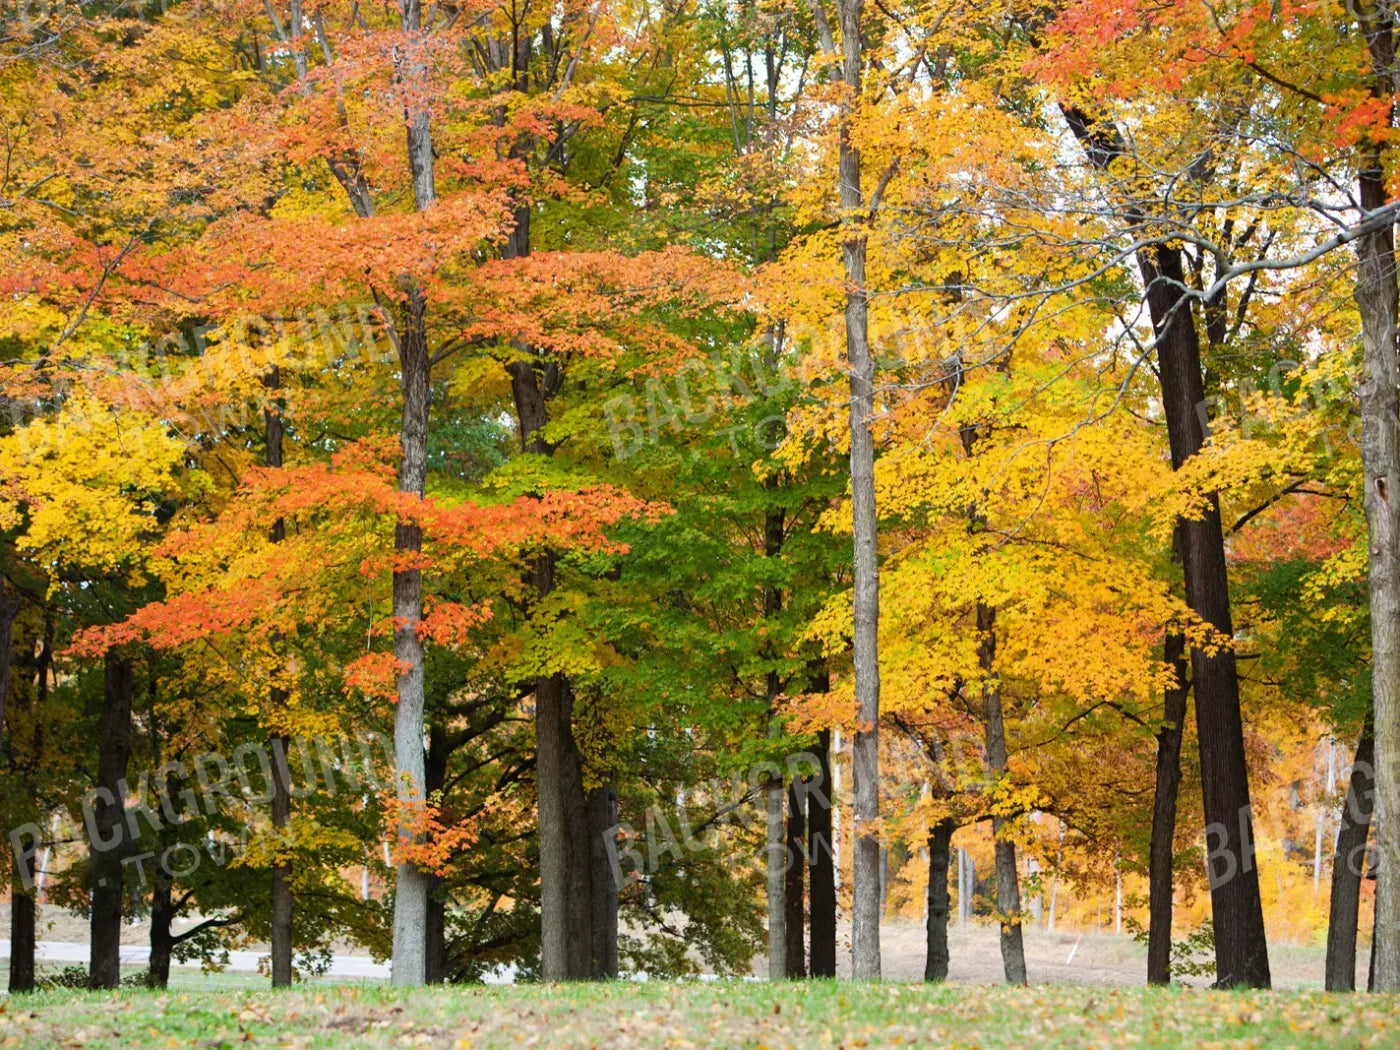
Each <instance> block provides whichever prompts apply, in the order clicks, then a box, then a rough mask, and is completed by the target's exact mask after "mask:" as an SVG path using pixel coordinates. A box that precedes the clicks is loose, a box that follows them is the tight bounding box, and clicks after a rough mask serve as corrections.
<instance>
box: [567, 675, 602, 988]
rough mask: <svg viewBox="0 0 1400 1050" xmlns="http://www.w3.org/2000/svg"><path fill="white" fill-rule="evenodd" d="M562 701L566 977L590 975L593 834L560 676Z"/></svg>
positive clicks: (570, 703) (570, 694)
mask: <svg viewBox="0 0 1400 1050" xmlns="http://www.w3.org/2000/svg"><path fill="white" fill-rule="evenodd" d="M563 686H564V689H563V692H564V704H563V708H562V710H561V712H560V735H561V736H562V737H563V740H564V745H565V747H564V769H563V773H564V775H563V778H562V780H561V782H560V787H561V788H562V790H563V796H564V827H565V829H566V832H567V835H568V870H569V885H568V905H567V907H568V911H567V914H566V920H567V922H568V930H569V933H568V936H569V978H570V979H571V980H576V981H587V980H591V979H592V977H593V906H594V899H593V837H592V835H591V834H590V833H589V832H590V829H591V827H592V824H591V820H590V815H589V809H588V795H587V793H586V792H585V791H584V787H583V754H582V752H580V751H579V748H578V742H577V741H576V740H575V739H574V730H573V725H574V690H573V687H572V686H571V685H570V684H569V682H568V680H567V679H563Z"/></svg>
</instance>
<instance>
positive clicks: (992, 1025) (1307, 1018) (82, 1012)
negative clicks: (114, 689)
mask: <svg viewBox="0 0 1400 1050" xmlns="http://www.w3.org/2000/svg"><path fill="white" fill-rule="evenodd" d="M0 1011H3V1012H0V1047H12V1046H14V1047H34V1048H39V1047H43V1048H46V1050H47V1048H51V1047H75V1046H87V1047H119V1046H120V1047H167V1046H168V1047H177V1048H186V1047H187V1048H190V1050H195V1048H201V1050H202V1048H210V1050H213V1048H220V1047H238V1046H242V1045H244V1044H248V1045H253V1046H287V1047H306V1048H309V1047H332V1048H335V1050H348V1048H350V1047H403V1046H428V1047H443V1048H486V1047H522V1046H527V1047H528V1046H538V1047H548V1048H555V1047H561V1048H562V1047H585V1048H586V1047H599V1048H627V1047H657V1048H660V1047H754V1048H757V1047H768V1048H770V1050H777V1048H779V1047H795V1048H800V1050H810V1048H816V1047H833V1048H834V1047H862V1046H871V1047H874V1046H910V1045H914V1046H937V1047H986V1048H991V1047H1006V1048H1013V1047H1014V1048H1017V1050H1022V1048H1027V1047H1074V1048H1082V1047H1091V1046H1100V1047H1108V1046H1135V1047H1181V1046H1191V1047H1194V1046H1230V1047H1250V1046H1253V1047H1269V1048H1271V1050H1272V1048H1274V1047H1318V1046H1345V1047H1366V1046H1374V1047H1395V1046H1400V998H1395V997H1377V996H1366V995H1360V996H1347V997H1344V996H1333V995H1324V994H1322V993H1315V992H1272V993H1217V992H1207V991H1201V990H1192V989H1180V988H1174V989H1170V990H1161V989H1107V988H1083V987H1078V988H1076V987H1067V986H1041V987H1036V988H1031V989H1009V988H998V987H968V986H943V987H939V988H925V987H923V986H920V985H917V984H884V985H871V984H866V985H857V984H851V983H846V982H841V983H833V982H811V983H795V984H788V985H783V986H781V987H778V988H772V987H769V986H767V985H764V984H757V983H729V982H724V983H715V984H694V983H688V984H684V985H676V984H663V983H660V982H656V983H651V984H644V985H631V984H620V985H618V984H614V985H581V986H566V987H558V988H542V987H540V986H515V987H507V988H489V989H488V988H475V987H474V988H454V989H434V990H422V991H416V992H412V993H402V992H396V991H395V990H394V989H392V988H388V987H385V986H382V985H381V986H371V985H364V986H338V987H330V988H311V989H306V990H297V991H292V992H288V993H278V994H273V993H271V992H267V991H261V992H247V991H212V992H210V991H197V992H180V991H172V992H168V993H154V992H122V993H118V994H87V993H82V992H61V993H45V994H41V995H36V996H32V997H25V998H22V999H0Z"/></svg>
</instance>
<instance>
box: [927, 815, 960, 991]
mask: <svg viewBox="0 0 1400 1050" xmlns="http://www.w3.org/2000/svg"><path fill="white" fill-rule="evenodd" d="M955 830H956V829H955V827H954V825H953V822H952V821H951V820H940V821H939V822H938V823H937V824H935V825H934V826H933V827H931V828H929V832H928V920H927V935H928V937H927V940H928V950H927V953H926V954H925V956H924V980H925V981H934V982H938V981H946V980H947V979H948V861H949V854H950V852H951V847H952V843H953V832H954V831H955Z"/></svg>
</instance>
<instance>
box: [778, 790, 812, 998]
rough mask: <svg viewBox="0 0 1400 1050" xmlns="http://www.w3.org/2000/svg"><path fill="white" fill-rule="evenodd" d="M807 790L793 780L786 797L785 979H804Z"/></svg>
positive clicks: (805, 969)
mask: <svg viewBox="0 0 1400 1050" xmlns="http://www.w3.org/2000/svg"><path fill="white" fill-rule="evenodd" d="M805 796H806V788H805V787H804V786H803V783H802V781H801V779H799V778H797V777H794V778H793V781H792V786H791V787H790V788H789V789H788V796H787V839H786V841H785V843H784V849H783V856H784V858H785V860H786V864H787V882H786V884H785V885H784V886H783V905H784V915H783V932H784V933H785V934H786V935H787V951H786V956H787V976H788V977H791V978H802V977H806V976H807V950H806V946H805V945H804V944H803V937H802V932H803V927H804V925H805V924H804V923H803V921H802V919H803V910H804V909H803V903H804V902H803V897H804V895H805V892H806V881H807V880H806V878H805V875H806V872H807V861H806V857H805V853H806V849H807V815H806V814H805V813H804V812H803V806H804V798H805Z"/></svg>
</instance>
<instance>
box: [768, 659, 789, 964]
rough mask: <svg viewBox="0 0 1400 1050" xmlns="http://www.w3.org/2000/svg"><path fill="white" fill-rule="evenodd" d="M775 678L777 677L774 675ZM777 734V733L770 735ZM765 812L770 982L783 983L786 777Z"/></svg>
mask: <svg viewBox="0 0 1400 1050" xmlns="http://www.w3.org/2000/svg"><path fill="white" fill-rule="evenodd" d="M768 677H769V678H770V680H771V679H773V678H775V677H776V675H772V674H770V675H769V676H768ZM770 735H773V734H770ZM763 802H764V811H765V814H766V817H767V821H766V824H767V848H766V850H765V851H764V858H765V861H766V865H767V876H768V877H767V884H766V887H765V888H766V891H767V899H768V979H769V980H770V981H781V980H784V979H786V977H787V931H786V929H785V928H784V927H785V924H786V922H787V912H786V910H785V908H784V907H783V891H784V889H785V888H786V882H787V873H786V868H787V865H786V864H785V863H784V861H786V859H787V848H786V837H785V835H784V833H783V778H782V775H781V774H779V775H777V776H770V777H768V778H767V779H766V780H765V781H764V783H763Z"/></svg>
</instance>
